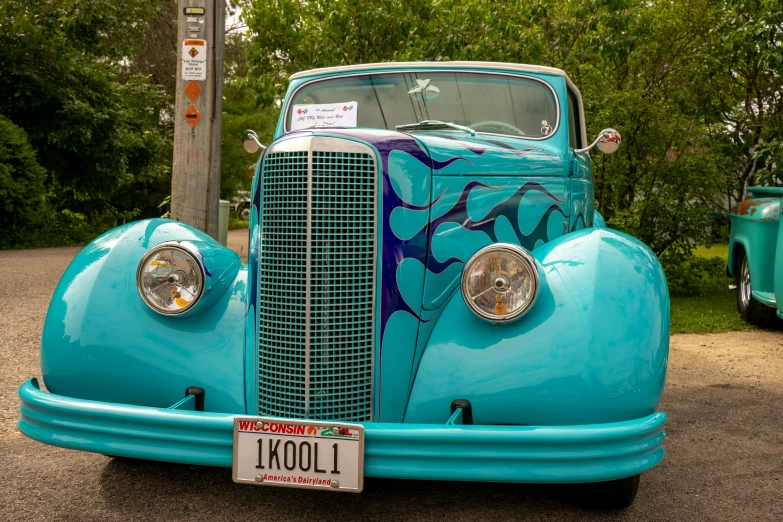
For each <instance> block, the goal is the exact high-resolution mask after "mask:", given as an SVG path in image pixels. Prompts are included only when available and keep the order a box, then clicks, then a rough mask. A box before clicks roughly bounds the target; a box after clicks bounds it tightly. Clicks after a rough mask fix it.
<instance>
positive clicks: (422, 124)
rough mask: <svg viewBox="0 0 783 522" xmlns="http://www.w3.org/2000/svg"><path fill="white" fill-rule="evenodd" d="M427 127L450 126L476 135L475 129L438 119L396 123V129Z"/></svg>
mask: <svg viewBox="0 0 783 522" xmlns="http://www.w3.org/2000/svg"><path fill="white" fill-rule="evenodd" d="M427 127H451V128H452V129H457V130H461V131H464V132H467V133H468V134H470V135H471V136H475V135H476V131H474V130H473V129H471V128H470V127H465V126H464V125H457V124H456V123H447V122H445V121H438V120H422V121H420V122H419V123H406V124H405V125H397V130H415V129H426V128H427Z"/></svg>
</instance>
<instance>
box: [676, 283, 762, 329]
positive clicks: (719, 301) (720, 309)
mask: <svg viewBox="0 0 783 522" xmlns="http://www.w3.org/2000/svg"><path fill="white" fill-rule="evenodd" d="M671 302H672V323H671V324H672V327H671V332H672V333H719V332H731V331H735V330H753V329H754V328H753V327H752V326H751V325H749V324H748V323H746V322H745V321H743V320H742V319H740V316H739V314H738V313H737V301H736V297H735V296H734V292H733V291H731V290H729V289H728V288H727V289H726V291H725V292H720V293H714V294H710V295H704V296H698V297H696V296H694V297H679V296H672V298H671Z"/></svg>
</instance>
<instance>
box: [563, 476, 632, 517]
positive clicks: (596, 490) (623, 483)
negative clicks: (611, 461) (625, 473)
mask: <svg viewBox="0 0 783 522" xmlns="http://www.w3.org/2000/svg"><path fill="white" fill-rule="evenodd" d="M640 477H641V475H634V476H632V477H626V478H621V479H617V480H608V481H606V482H590V483H588V484H579V490H578V494H577V499H578V501H579V503H580V504H581V505H583V506H587V507H591V508H599V509H625V508H627V507H628V506H630V505H631V504H633V501H634V499H636V493H637V492H638V491H639V481H640Z"/></svg>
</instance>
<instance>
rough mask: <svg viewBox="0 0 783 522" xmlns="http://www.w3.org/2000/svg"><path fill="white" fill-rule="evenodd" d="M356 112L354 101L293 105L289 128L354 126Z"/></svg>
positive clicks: (357, 109)
mask: <svg viewBox="0 0 783 522" xmlns="http://www.w3.org/2000/svg"><path fill="white" fill-rule="evenodd" d="M358 112H359V104H358V103H356V102H355V101H352V102H343V103H311V104H309V105H294V111H293V113H292V115H291V130H292V131H295V130H301V129H309V128H313V127H315V128H321V127H356V115H357V113H358Z"/></svg>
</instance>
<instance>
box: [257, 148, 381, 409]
mask: <svg viewBox="0 0 783 522" xmlns="http://www.w3.org/2000/svg"><path fill="white" fill-rule="evenodd" d="M281 149H282V150H281ZM302 149H305V150H302ZM376 171H377V167H376V164H375V158H374V156H373V155H372V154H371V152H370V149H369V148H367V147H365V146H363V145H359V144H356V143H355V142H349V141H347V140H340V139H336V138H318V137H315V138H310V137H307V138H298V139H292V140H288V141H285V142H282V143H281V144H280V145H276V146H274V147H273V148H272V149H270V151H268V152H267V153H266V155H265V157H264V165H263V174H262V176H263V177H262V180H261V188H260V190H261V191H262V192H261V217H260V223H261V255H260V266H259V292H258V295H259V305H258V310H259V313H260V319H259V413H260V414H261V415H270V416H280V417H293V418H311V419H333V420H346V421H367V420H371V418H372V407H373V351H374V337H373V336H374V315H375V254H376V214H375V209H376Z"/></svg>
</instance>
